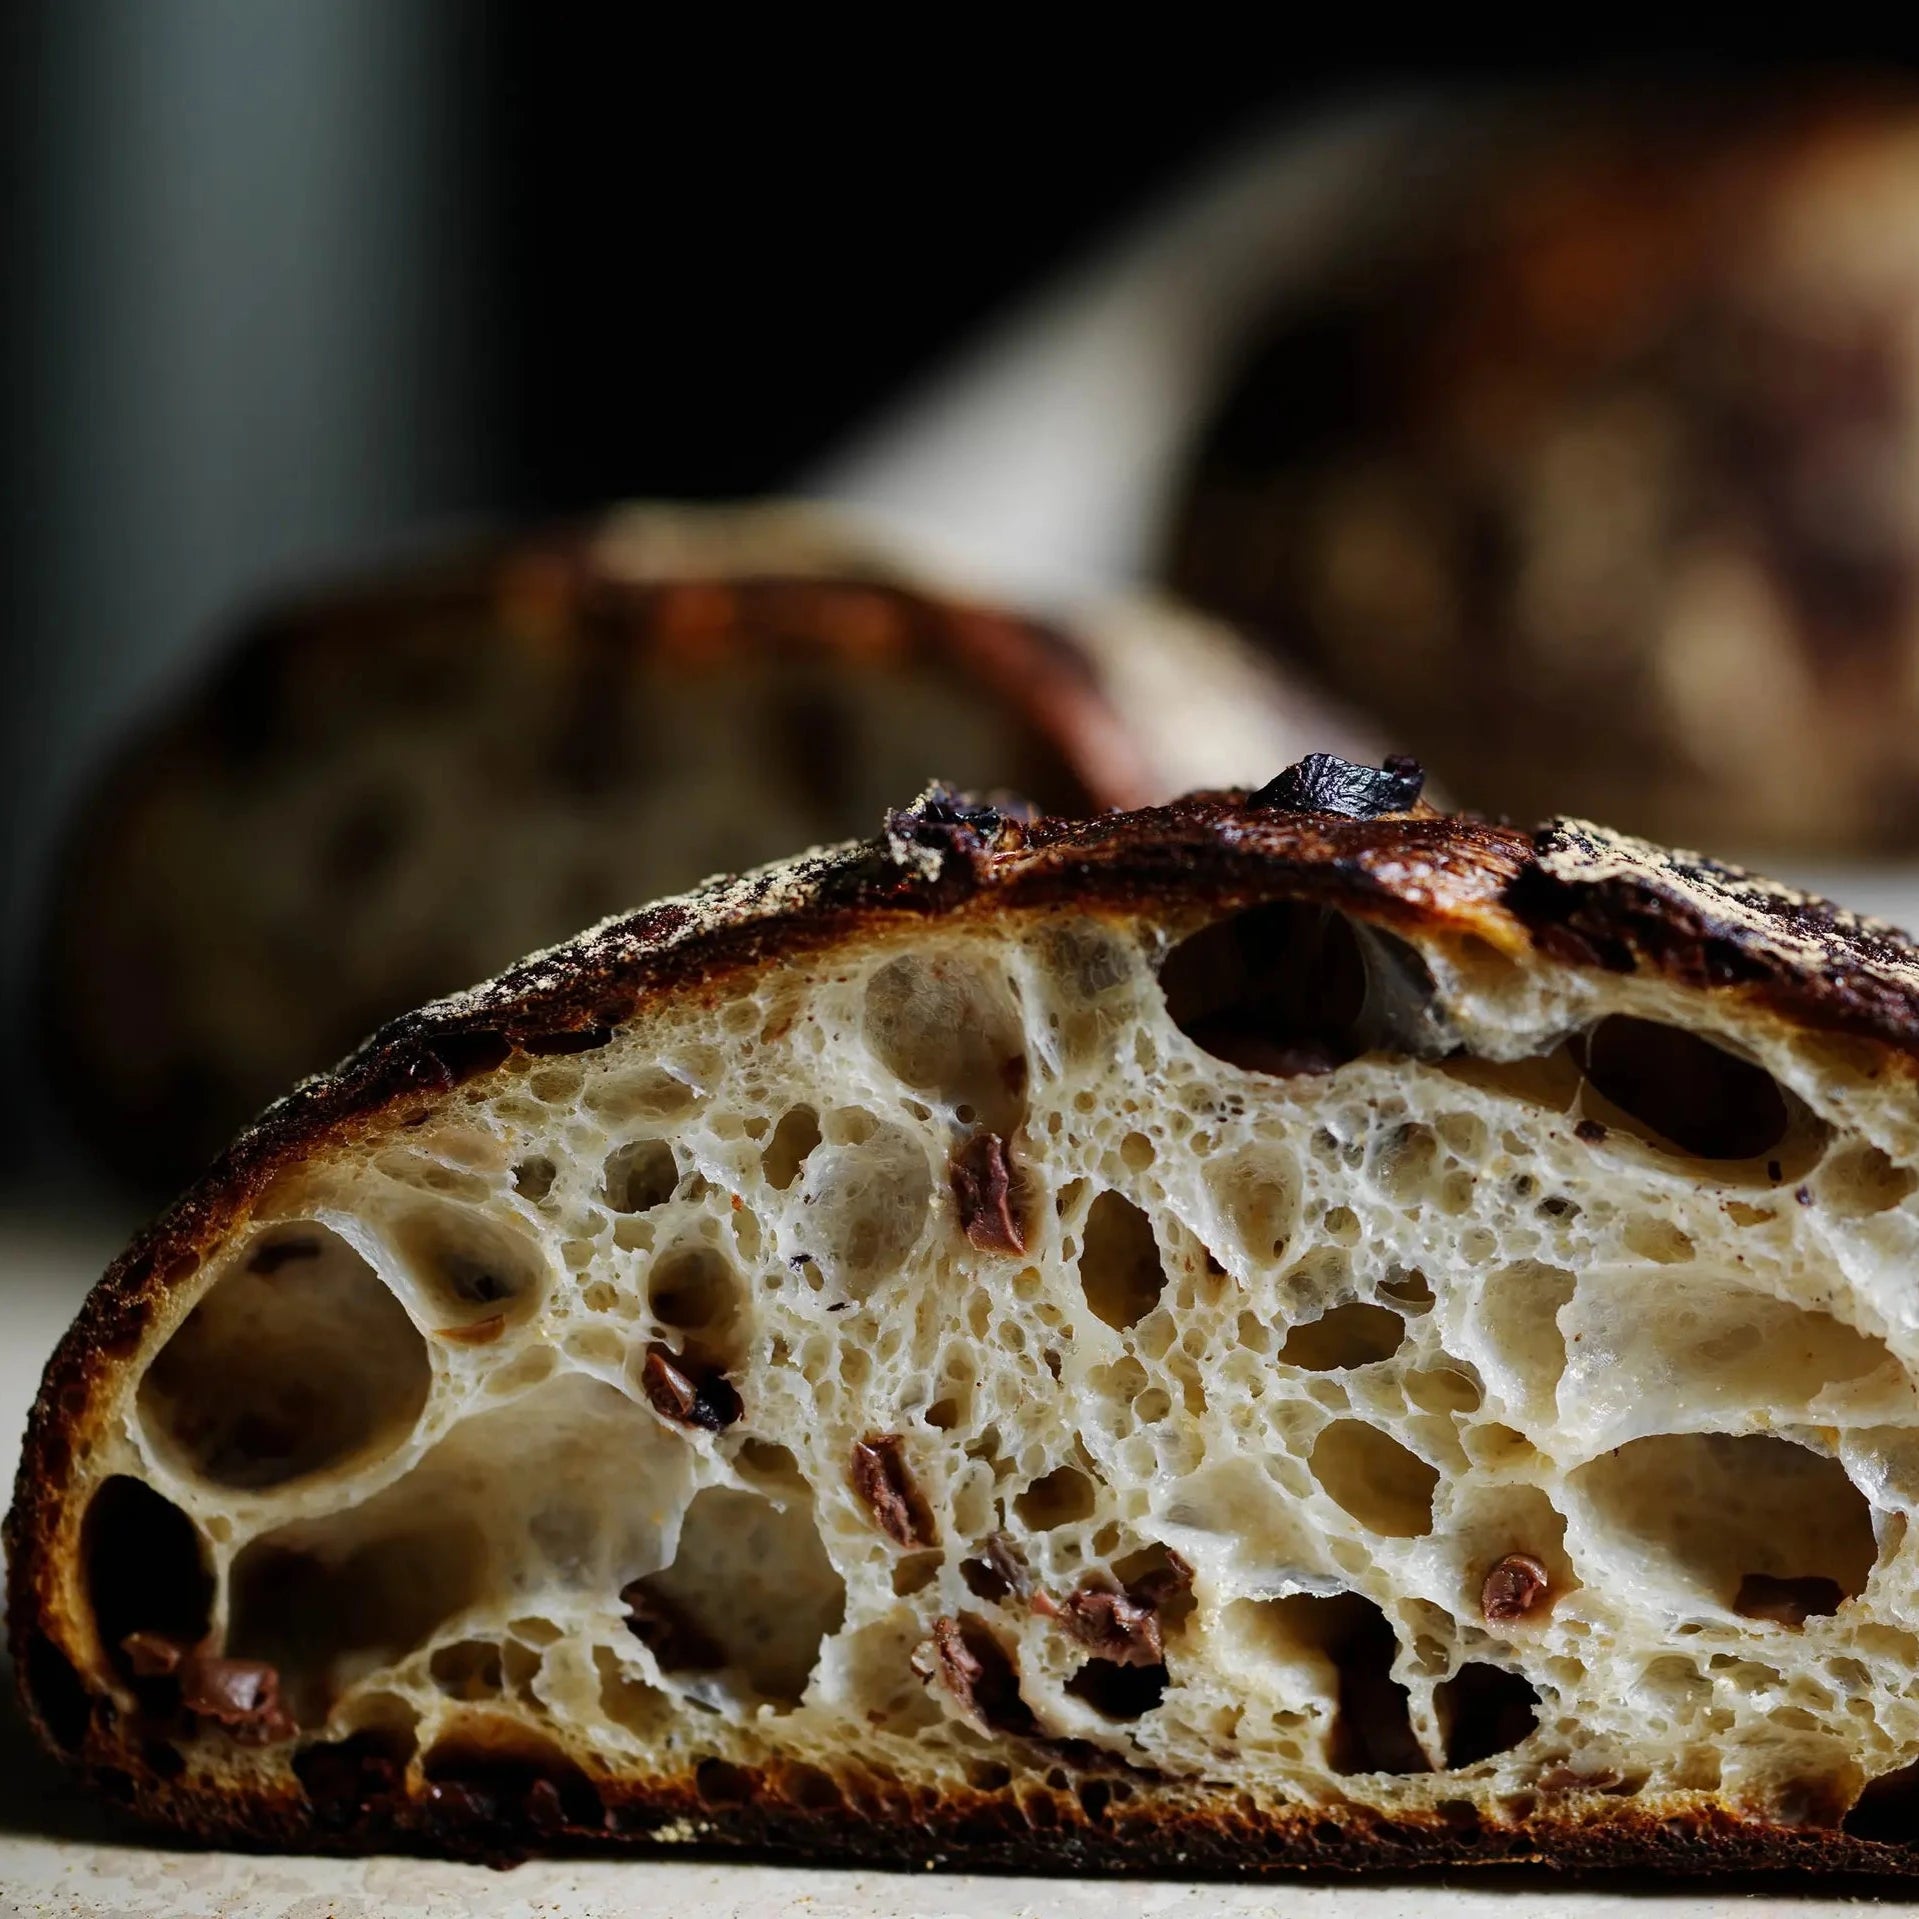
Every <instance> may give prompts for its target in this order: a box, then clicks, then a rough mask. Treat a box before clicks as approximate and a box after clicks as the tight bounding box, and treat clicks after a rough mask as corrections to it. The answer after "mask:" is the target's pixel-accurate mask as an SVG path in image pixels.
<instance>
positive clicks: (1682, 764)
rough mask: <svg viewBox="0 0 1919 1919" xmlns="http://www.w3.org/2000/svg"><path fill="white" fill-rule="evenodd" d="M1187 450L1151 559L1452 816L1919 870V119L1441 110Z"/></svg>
mask: <svg viewBox="0 0 1919 1919" xmlns="http://www.w3.org/2000/svg"><path fill="white" fill-rule="evenodd" d="M1441 148H1442V149H1443V150H1435V151H1434V152H1432V153H1431V154H1430V155H1428V156H1424V164H1423V165H1422V167H1421V168H1420V169H1419V170H1418V177H1417V179H1416V180H1415V181H1413V182H1412V183H1410V184H1409V185H1408V186H1407V188H1406V190H1405V191H1404V192H1403V194H1402V195H1400V196H1399V203H1398V204H1397V205H1396V206H1395V207H1394V208H1392V209H1391V210H1390V212H1389V214H1388V215H1387V216H1386V217H1384V218H1382V219H1381V220H1380V221H1375V222H1370V223H1368V224H1367V225H1366V228H1365V231H1364V233H1363V235H1356V237H1355V239H1354V242H1353V244H1352V245H1351V246H1349V247H1348V249H1347V250H1346V257H1345V259H1344V260H1343V261H1342V262H1341V263H1340V264H1339V265H1338V266H1337V267H1335V268H1333V269H1330V270H1329V271H1328V272H1327V273H1326V274H1325V275H1324V276H1322V278H1321V280H1320V283H1319V286H1318V290H1317V293H1316V295H1315V297H1313V298H1310V299H1306V300H1300V299H1298V298H1295V299H1293V300H1292V301H1291V302H1289V304H1288V306H1287V309H1286V311H1285V312H1284V313H1281V314H1277V315H1275V316H1274V317H1273V319H1272V320H1271V322H1270V324H1269V327H1268V329H1267V331H1266V332H1265V333H1264V335H1263V337H1262V339H1261V343H1260V345H1259V347H1258V350H1257V352H1256V353H1255V354H1253V355H1252V356H1251V357H1250V358H1249V360H1248V361H1247V362H1246V363H1245V364H1244V365H1243V366H1242V368H1241V369H1240V371H1239V374H1238V376H1237V378H1236V379H1235V380H1234V381H1233V382H1232V383H1231V386H1230V390H1229V391H1228V392H1227V393H1226V394H1225V396H1224V397H1223V399H1222V401H1221V403H1220V404H1219V406H1218V408H1217V411H1216V412H1215V413H1214V415H1213V416H1212V418H1211V420H1210V422H1209V423H1208V424H1207V425H1206V426H1205V428H1204V429H1203V431H1202V433H1201V435H1200V437H1199V440H1198V442H1197V446H1196V451H1195V453H1194V455H1193V458H1192V462H1191V466H1190V471H1189V472H1188V474H1187V475H1186V478H1185V480H1184V483H1183V486H1182V488H1181V489H1180V505H1179V508H1178V512H1177V523H1176V525H1175V526H1174V528H1173V530H1172V533H1171V538H1170V546H1169V552H1168V556H1167V567H1168V571H1169V573H1170V577H1171V579H1172V580H1173V582H1174V583H1175V585H1176V586H1177V587H1179V588H1180V589H1182V590H1184V591H1186V592H1188V593H1190V594H1191V595H1192V596H1193V597H1194V598H1195V599H1197V600H1199V601H1200V602H1202V603H1203V604H1206V605H1209V606H1211V607H1213V608H1215V609H1217V610H1220V611H1222V612H1224V613H1226V614H1228V615H1229V616H1231V617H1234V618H1237V619H1240V620H1243V621H1245V622H1246V623H1248V624H1249V625H1250V626H1252V627H1254V628H1256V629H1257V630H1258V631H1259V632H1260V633H1261V634H1262V635H1263V636H1265V637H1266V638H1267V639H1268V640H1269V641H1270V643H1271V644H1272V645H1273V646H1274V647H1275V648H1276V649H1278V650H1279V651H1280V652H1281V653H1282V654H1284V655H1285V656H1286V657H1288V658H1290V659H1292V660H1294V661H1296V662H1299V663H1301V664H1303V665H1304V666H1306V667H1307V668H1309V669H1310V670H1311V671H1312V672H1313V673H1314V674H1316V675H1317V676H1318V678H1319V679H1320V681H1321V682H1322V683H1323V684H1324V685H1325V686H1327V687H1328V688H1330V689H1333V690H1335V691H1337V692H1338V693H1341V694H1343V695H1347V696H1350V697H1353V698H1355V699H1359V700H1363V701H1365V702H1366V703H1367V704H1368V705H1369V707H1370V708H1371V710H1372V711H1373V713H1374V714H1375V715H1376V716H1377V717H1378V718H1379V719H1380V720H1382V721H1383V722H1384V723H1385V725H1386V727H1387V730H1388V731H1389V732H1390V733H1391V735H1392V737H1393V739H1394V741H1395V743H1396V744H1398V745H1400V746H1402V747H1403V748H1404V750H1406V751H1408V752H1412V753H1416V754H1418V755H1419V756H1421V757H1422V758H1423V759H1425V760H1426V761H1427V763H1428V764H1429V765H1430V766H1431V767H1432V768H1433V769H1434V771H1435V772H1436V774H1437V775H1438V776H1439V777H1440V778H1442V779H1443V780H1444V781H1445V782H1446V784H1447V785H1448V787H1449V788H1450V789H1451V791H1452V793H1453V795H1454V797H1455V798H1456V799H1457V800H1459V801H1461V802H1463V803H1465V804H1467V805H1471V806H1477V807H1480V808H1482V809H1487V810H1491V811H1497V812H1503V813H1507V814H1509V815H1511V816H1513V817H1515V818H1517V819H1520V820H1533V819H1536V818H1538V817H1541V816H1543V815H1545V814H1549V813H1553V812H1561V811H1574V812H1580V813H1585V814H1589V815H1591V816H1592V817H1595V818H1599V819H1605V820H1608V821H1611V822H1613V823H1615V824H1617V825H1619V826H1622V827H1627V828H1631V829H1635V830H1638V831H1640V832H1643V833H1646V834H1649V835H1653V836H1656V837H1658V838H1661V839H1665V840H1669V841H1677V842H1679V843H1682V844H1686V845H1694V846H1704V847H1706V848H1707V849H1709V850H1711V851H1714V852H1721V853H1733V854H1738V853H1742V852H1764V853H1777V854H1784V855H1813V854H1817V855H1819V856H1822V857H1823V856H1828V855H1851V854H1885V853H1894V852H1897V853H1910V852H1912V851H1914V850H1919V99H1916V98H1915V96H1914V94H1913V93H1912V92H1911V91H1910V89H1909V87H1908V86H1906V85H1905V84H1903V83H1887V84H1886V85H1884V86H1880V85H1878V84H1876V83H1848V84H1845V85H1843V86H1841V85H1837V84H1834V83H1818V84H1812V83H1807V84H1801V85H1796V86H1795V87H1793V88H1792V89H1790V90H1788V89H1785V88H1784V87H1780V86H1775V88H1774V89H1773V90H1772V91H1770V92H1769V93H1767V94H1766V95H1765V96H1763V97H1757V96H1755V95H1753V94H1751V93H1747V94H1745V95H1742V96H1737V97H1735V96H1729V95H1727V94H1725V93H1716V94H1714V95H1712V96H1710V97H1698V96H1689V95H1687V94H1686V93H1685V92H1684V91H1683V90H1681V91H1668V92H1666V93H1663V94H1662V95H1660V96H1659V97H1657V98H1644V99H1639V100H1635V101H1633V102H1632V103H1630V104H1626V105H1622V104H1620V103H1619V102H1618V101H1616V100H1614V101H1609V102H1607V103H1606V104H1604V105H1603V106H1602V105H1599V104H1596V103H1594V102H1592V101H1590V100H1585V101H1582V100H1581V99H1579V98H1576V97H1575V98H1567V97H1563V96H1561V97H1554V98H1550V99H1547V100H1544V101H1535V102H1533V103H1531V105H1530V106H1527V107H1522V108H1521V109H1519V110H1518V111H1513V110H1511V109H1510V108H1506V107H1502V108H1501V109H1499V110H1498V111H1497V112H1495V113H1489V114H1487V115H1483V116H1469V124H1468V126H1467V128H1466V129H1465V130H1462V131H1460V132H1458V133H1456V134H1454V135H1452V136H1450V137H1449V138H1448V139H1447V140H1446V141H1444V142H1442V143H1441Z"/></svg>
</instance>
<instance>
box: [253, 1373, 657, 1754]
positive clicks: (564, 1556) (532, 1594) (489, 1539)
mask: <svg viewBox="0 0 1919 1919" xmlns="http://www.w3.org/2000/svg"><path fill="white" fill-rule="evenodd" d="M691 1477H692V1465H691V1451H690V1449H689V1448H688V1446H687V1445H686V1442H685V1441H684V1440H683V1439H682V1438H681V1437H680V1436H679V1434H678V1433H677V1431H676V1430H674V1429H673V1428H670V1427H668V1426H667V1425H665V1424H664V1423H663V1422H662V1421H661V1420H660V1419H658V1418H657V1417H656V1416H655V1415H654V1414H653V1413H652V1412H651V1411H650V1410H649V1409H648V1408H647V1407H645V1406H640V1405H636V1404H635V1403H634V1402H633V1401H632V1400H631V1399H630V1398H629V1397H628V1396H627V1395H626V1394H625V1393H623V1392H621V1391H620V1390H619V1389H618V1388H617V1387H614V1386H609V1385H607V1384H605V1383H604V1382H602V1381H600V1380H595V1379H588V1378H586V1377H584V1376H582V1375H579V1374H567V1375H562V1376H560V1377H558V1378H555V1379H552V1380H550V1381H548V1382H547V1383H545V1384H544V1385H541V1386H537V1387H534V1388H532V1389H531V1390H529V1391H527V1392H526V1393H524V1394H523V1395H522V1396H521V1397H520V1398H518V1399H516V1400H514V1401H513V1402H512V1403H511V1404H509V1405H505V1406H501V1407H498V1408H497V1409H495V1410H493V1411H490V1412H485V1413H480V1414H477V1415H475V1416H473V1417H471V1418H469V1419H466V1420H464V1421H462V1422H461V1424H459V1425H458V1426H456V1427H454V1429H453V1430H452V1431H451V1432H450V1433H449V1434H448V1435H447V1436H446V1438H444V1439H443V1440H441V1441H440V1443H439V1444H438V1445H437V1446H435V1447H434V1448H433V1450H432V1451H431V1452H430V1453H428V1454H427V1455H426V1457H425V1458H424V1459H422V1460H421V1461H420V1462H419V1464H418V1465H416V1466H415V1467H414V1468H413V1469H412V1470H411V1471H410V1472H408V1473H407V1474H406V1475H405V1477H404V1478H402V1479H400V1480H398V1481H396V1482H395V1483H394V1484H393V1485H391V1486H388V1487H386V1488H385V1489H384V1490H383V1491H381V1492H378V1493H376V1494H374V1496H373V1497H372V1498H370V1499H367V1500H365V1501H363V1502H362V1503H360V1504H359V1505H356V1506H350V1507H348V1508H346V1509H345V1510H343V1511H340V1512H336V1513H331V1514H327V1515H325V1516H324V1517H319V1518H314V1519H305V1520H296V1521H293V1522H292V1523H290V1524H288V1525H285V1526H282V1527H280V1528H279V1529H278V1530H276V1531H275V1532H272V1533H269V1534H267V1535H266V1536H265V1537H263V1538H261V1539H259V1540H256V1541H255V1542H254V1543H252V1544H251V1545H249V1546H248V1547H246V1549H245V1550H244V1551H243V1552H242V1553H241V1554H240V1556H239V1558H238V1559H237V1560H236V1561H235V1564H234V1569H233V1576H232V1605H231V1627H230V1630H229V1634H228V1645H227V1650H228V1652H229V1653H231V1654H233V1655H235V1656H236V1657H244V1658H254V1659H262V1660H266V1661H268V1662H269V1663H271V1664H272V1665H274V1666H276V1667H277V1668H278V1669H279V1672H280V1677H281V1682H282V1687H283V1690H284V1692H285V1694H286V1696H287V1697H288V1699H289V1700H290V1702H291V1703H292V1705H293V1707H294V1709H295V1711H296V1713H297V1714H298V1716H299V1718H300V1719H301V1721H302V1723H305V1724H313V1723H315V1722H316V1721H317V1720H318V1719H319V1718H321V1717H323V1716H324V1715H325V1713H326V1711H327V1710H328V1708H329V1707H330V1705H331V1703H332V1701H333V1700H334V1699H335V1697H336V1696H337V1695H338V1693H339V1691H340V1690H341V1688H342V1687H343V1686H345V1685H346V1684H348V1683H350V1682H351V1681H352V1680H353V1679H355V1678H357V1677H359V1676H360V1675H362V1674H364V1673H366V1672H367V1671H369V1670H370V1669H372V1668H374V1667H377V1666H380V1665H383V1664H386V1663H388V1662H391V1661H393V1660H397V1659H400V1658H403V1657H405V1656H406V1655H407V1654H408V1653H411V1652H413V1651H415V1650H416V1649H417V1648H418V1647H420V1646H421V1645H423V1644H425V1643H426V1642H427V1641H428V1640H429V1639H430V1638H431V1637H433V1635H434V1634H435V1633H437V1632H438V1631H439V1630H440V1629H441V1628H442V1627H443V1626H445V1625H447V1624H448V1623H449V1622H451V1621H454V1620H455V1619H457V1618H458V1617H459V1616H460V1615H462V1614H464V1613H465V1612H466V1611H467V1610H468V1609H469V1608H472V1607H482V1606H484V1607H486V1608H487V1609H488V1611H489V1613H490V1614H492V1615H494V1616H497V1617H510V1616H514V1615H515V1614H519V1613H529V1614H530V1613H531V1612H532V1611H533V1610H535V1609H536V1608H537V1607H539V1606H544V1605H548V1604H558V1603H561V1602H563V1601H564V1600H565V1596H566V1595H568V1594H579V1595H581V1596H583V1597H591V1596H594V1595H599V1594H602V1593H612V1592H617V1591H619V1589H620V1588H621V1587H622V1586H623V1585H625V1584H626V1583H627V1582H628V1581H629V1580H632V1579H634V1578H636V1577H638V1576H639V1575H640V1574H643V1573H646V1572H650V1571H651V1570H652V1569H653V1568H655V1567H657V1566H658V1565H659V1564H660V1563H661V1561H662V1559H663V1558H664V1557H665V1538H664V1532H665V1528H666V1526H667V1525H668V1524H669V1523H670V1520H671V1518H672V1516H673V1515H674V1514H675V1513H676V1512H677V1511H678V1509H679V1503H680V1502H681V1501H682V1500H683V1499H685V1498H686V1497H687V1496H688V1494H689V1493H690V1491H691V1484H690V1482H691ZM466 1636H470V1637H478V1636H479V1635H478V1633H477V1632H475V1633H473V1634H470V1635H466Z"/></svg>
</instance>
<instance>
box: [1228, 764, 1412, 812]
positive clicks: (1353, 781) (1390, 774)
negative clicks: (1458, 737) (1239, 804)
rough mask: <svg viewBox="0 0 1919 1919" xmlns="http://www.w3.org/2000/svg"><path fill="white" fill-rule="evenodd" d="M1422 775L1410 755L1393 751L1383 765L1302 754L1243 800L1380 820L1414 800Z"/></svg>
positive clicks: (1257, 804)
mask: <svg viewBox="0 0 1919 1919" xmlns="http://www.w3.org/2000/svg"><path fill="white" fill-rule="evenodd" d="M1425 784H1426V775H1425V773H1424V771H1423V770H1422V769H1421V767H1420V764H1419V762H1418V761H1417V760H1415V759H1409V758H1407V757H1406V755H1405V754H1403V753H1395V754H1393V755H1392V756H1391V757H1390V758H1388V759H1387V761H1386V763H1385V764H1384V765H1383V766H1357V765H1355V764H1354V763H1353V762H1352V761H1351V760H1342V759H1340V758H1339V757H1338V756H1337V755H1336V754H1332V753H1308V754H1307V755H1306V757H1305V758H1304V759H1303V760H1301V761H1300V762H1299V763H1298V764H1297V765H1296V766H1289V767H1287V769H1286V770H1285V771H1284V772H1283V773H1280V774H1278V775H1276V776H1275V777H1274V778H1272V779H1270V780H1268V781H1267V782H1266V784H1265V785H1264V786H1262V787H1261V788H1260V789H1259V791H1258V792H1257V793H1255V794H1254V795H1253V796H1252V798H1251V799H1249V800H1248V801H1247V802H1246V804H1247V805H1248V806H1255V807H1262V808H1263V807H1276V808H1279V809H1281V810H1283V811H1285V812H1288V813H1337V814H1339V815H1341V816H1342V817H1343V818H1346V819H1349V820H1378V819H1385V818H1386V817H1388V816H1389V815H1390V814H1393V813H1409V812H1411V811H1412V809H1413V808H1414V807H1415V806H1417V805H1418V804H1419V794H1420V789H1421V788H1422V787H1423V786H1424V785H1425Z"/></svg>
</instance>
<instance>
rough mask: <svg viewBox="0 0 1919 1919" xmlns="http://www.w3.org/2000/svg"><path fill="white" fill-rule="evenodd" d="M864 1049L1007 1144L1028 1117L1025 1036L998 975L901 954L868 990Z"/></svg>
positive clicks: (876, 976)
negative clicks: (869, 1047)
mask: <svg viewBox="0 0 1919 1919" xmlns="http://www.w3.org/2000/svg"><path fill="white" fill-rule="evenodd" d="M865 1024H866V1038H867V1043H868V1044H869V1045H870V1046H871V1047H872V1049H873V1051H874V1052H875V1053H876V1054H877V1055H878V1056H879V1058H880V1060H881V1062H882V1063H883V1064H884V1065H885V1066H886V1067H887V1069H888V1070H889V1071H890V1072H892V1073H893V1074H894V1076H895V1077H896V1078H898V1079H900V1080H901V1081H903V1082H904V1083H905V1084H906V1085H908V1086H910V1087H912V1088H913V1090H914V1091H915V1092H918V1093H924V1094H927V1095H929V1096H930V1097H932V1098H933V1099H935V1100H938V1101H939V1102H940V1103H941V1104H943V1105H945V1106H947V1107H948V1108H950V1109H951V1110H952V1111H953V1112H954V1114H955V1115H956V1116H957V1117H958V1118H959V1119H960V1120H962V1121H964V1122H965V1123H966V1124H968V1125H977V1126H980V1127H983V1128H984V1129H985V1130H986V1131H988V1132H992V1133H997V1134H999V1136H1000V1137H1001V1138H1002V1139H1005V1138H1008V1137H1010V1136H1011V1135H1012V1133H1013V1132H1014V1131H1015V1130H1016V1129H1017V1127H1018V1126H1019V1123H1020V1120H1021V1118H1022V1117H1023V1116H1024V1114H1025V1111H1026V1036H1025V1032H1024V1029H1023V1028H1022V1026H1021V1024H1020V1016H1019V1008H1018V1005H1017V1004H1016V1003H1015V1001H1014V999H1013V995H1012V992H1011V990H1010V989H1009V988H1008V986H1007V984H1006V982H1005V979H1004V977H1003V976H1002V975H1000V973H999V972H998V970H997V969H996V968H991V967H988V966H984V965H981V966H974V965H970V964H968V963H967V962H966V961H964V960H961V959H956V958H953V957H951V956H949V955H941V956H939V957H933V956H930V955H928V956H922V955H920V954H918V953H903V954H901V955H900V957H899V958H898V959H895V960H889V961H888V962H887V963H886V964H885V965H884V966H882V967H881V968H880V969H879V971H878V972H877V973H875V974H874V975H873V977H872V979H871V980H869V981H868V982H867V987H866V1016H865Z"/></svg>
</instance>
